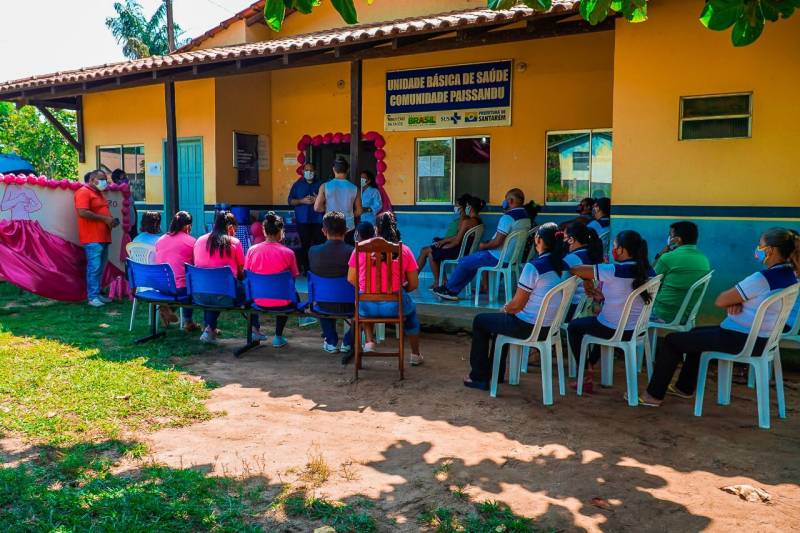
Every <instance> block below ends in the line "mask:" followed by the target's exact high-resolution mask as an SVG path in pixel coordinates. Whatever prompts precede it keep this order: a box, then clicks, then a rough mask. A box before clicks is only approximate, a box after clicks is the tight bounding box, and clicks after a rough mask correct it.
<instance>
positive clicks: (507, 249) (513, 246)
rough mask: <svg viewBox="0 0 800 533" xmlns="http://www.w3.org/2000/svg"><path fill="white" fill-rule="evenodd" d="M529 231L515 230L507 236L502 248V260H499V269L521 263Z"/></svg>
mask: <svg viewBox="0 0 800 533" xmlns="http://www.w3.org/2000/svg"><path fill="white" fill-rule="evenodd" d="M527 236H528V230H525V229H518V230H514V231H512V232H511V233H509V234H508V235H507V236H506V240H505V241H503V246H502V247H501V248H500V258H499V259H498V260H497V266H498V267H506V266H511V265H513V264H515V263H516V262H518V261H519V259H520V256H522V251H523V250H524V249H525V242H526V238H527Z"/></svg>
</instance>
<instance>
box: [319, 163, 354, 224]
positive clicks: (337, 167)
mask: <svg viewBox="0 0 800 533" xmlns="http://www.w3.org/2000/svg"><path fill="white" fill-rule="evenodd" d="M349 170H350V163H348V162H347V161H346V160H345V159H341V158H338V159H336V161H334V162H333V174H334V178H333V179H332V180H330V181H328V182H326V183H325V186H324V187H322V188H321V189H320V194H319V196H317V200H316V202H315V203H314V209H315V210H316V211H317V212H318V213H330V212H331V211H339V212H340V213H343V214H344V218H345V220H346V221H347V230H348V232H350V231H352V230H354V229H355V227H356V222H355V221H356V218H358V217H360V216H361V213H362V212H363V210H362V209H361V194H360V191H359V190H358V187H356V186H355V185H353V184H352V183H350V181H349V179H348V175H347V172H348V171H349Z"/></svg>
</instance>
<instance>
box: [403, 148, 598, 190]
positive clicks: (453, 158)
mask: <svg viewBox="0 0 800 533" xmlns="http://www.w3.org/2000/svg"><path fill="white" fill-rule="evenodd" d="M483 138H486V139H489V142H490V146H491V139H492V136H491V135H489V134H488V133H484V134H481V133H477V134H474V135H454V136H439V137H416V138H415V139H414V203H415V205H451V204H453V203H454V202H455V200H456V199H455V198H454V195H455V192H456V141H457V140H459V139H483ZM419 141H452V142H451V143H450V201H449V202H421V201H420V200H419V172H418V168H417V164H418V163H419ZM490 157H491V156H490ZM590 159H591V158H590ZM491 164H492V162H491V158H490V160H489V176H490V177H489V179H490V181H491ZM490 192H491V187H490Z"/></svg>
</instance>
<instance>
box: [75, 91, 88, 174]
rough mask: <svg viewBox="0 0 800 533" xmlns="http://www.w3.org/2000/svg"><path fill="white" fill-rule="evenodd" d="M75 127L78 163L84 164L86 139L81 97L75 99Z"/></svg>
mask: <svg viewBox="0 0 800 533" xmlns="http://www.w3.org/2000/svg"><path fill="white" fill-rule="evenodd" d="M75 103H76V106H75V108H76V109H75V125H76V128H77V130H78V146H80V148H78V162H79V163H86V139H85V137H84V134H83V96H76V97H75Z"/></svg>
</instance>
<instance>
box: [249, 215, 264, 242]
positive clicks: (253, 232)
mask: <svg viewBox="0 0 800 533" xmlns="http://www.w3.org/2000/svg"><path fill="white" fill-rule="evenodd" d="M263 220H264V218H263V217H256V218H255V220H253V222H252V224H250V246H254V245H256V244H261V243H262V242H264V240H265V237H264V225H263Z"/></svg>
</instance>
